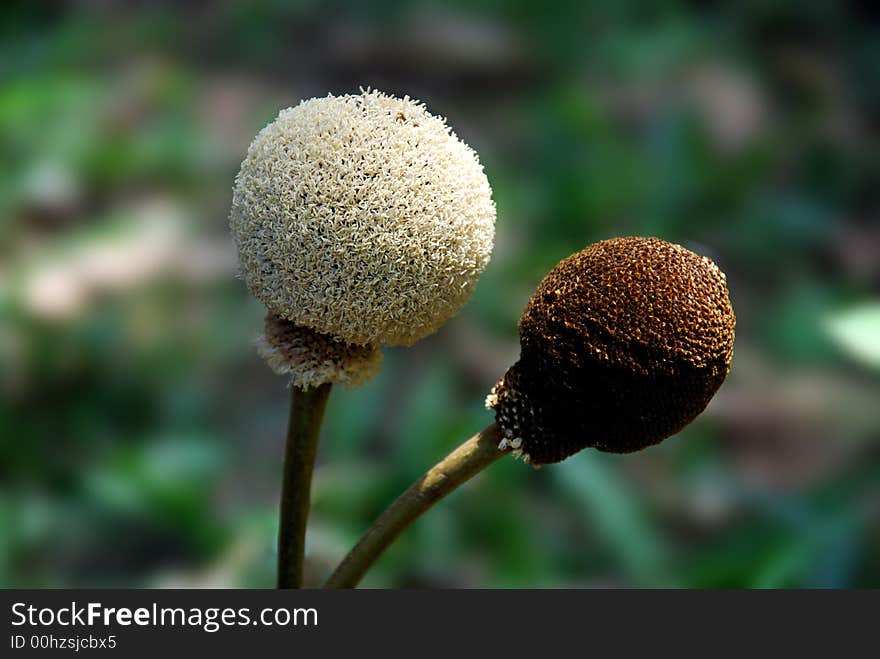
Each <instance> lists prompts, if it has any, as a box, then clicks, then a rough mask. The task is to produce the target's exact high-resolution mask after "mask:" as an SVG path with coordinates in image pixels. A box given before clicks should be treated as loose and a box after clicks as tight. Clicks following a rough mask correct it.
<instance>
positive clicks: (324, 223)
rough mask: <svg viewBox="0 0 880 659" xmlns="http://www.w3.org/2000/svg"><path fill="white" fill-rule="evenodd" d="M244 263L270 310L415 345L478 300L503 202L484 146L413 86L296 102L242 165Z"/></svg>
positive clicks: (342, 334)
mask: <svg viewBox="0 0 880 659" xmlns="http://www.w3.org/2000/svg"><path fill="white" fill-rule="evenodd" d="M230 225H231V229H232V234H233V238H234V240H235V243H236V246H237V248H238V252H239V261H240V264H241V274H242V276H243V277H244V279H245V281H246V282H247V284H248V285H249V287H250V289H251V291H252V292H253V294H254V295H255V296H256V297H257V298H258V299H259V300H260V301H262V302H263V303H264V304H265V305H266V307H267V308H268V309H269V311H270V313H272V314H274V315H276V316H278V317H280V318H284V319H286V320H289V321H291V322H293V323H295V324H296V325H299V326H302V327H306V328H309V329H311V330H314V331H316V332H320V333H322V334H326V335H330V336H333V337H335V338H337V339H338V340H340V341H343V342H345V343H349V344H353V345H381V344H384V345H409V344H412V343H413V342H415V341H417V340H418V339H420V338H422V337H424V336H426V335H428V334H431V333H432V332H434V331H435V330H437V329H438V328H439V327H440V326H441V325H442V324H443V323H444V322H446V320H448V319H449V318H450V317H451V316H452V315H453V314H454V313H455V312H456V311H457V310H458V309H459V308H460V307H461V305H462V304H464V302H465V301H466V300H467V299H468V297H469V296H470V294H471V292H472V291H473V289H474V286H475V285H476V283H477V279H478V277H479V275H480V273H481V272H482V270H483V268H484V267H485V265H486V263H487V262H488V260H489V256H490V254H491V251H492V244H493V239H494V231H495V205H494V202H493V201H492V194H491V189H490V187H489V182H488V180H487V179H486V176H485V174H484V173H483V167H482V165H481V164H480V162H479V160H478V158H477V155H476V153H475V152H474V151H473V150H472V149H471V148H470V147H468V146H467V145H466V144H465V143H464V142H462V141H461V140H459V139H458V138H457V137H456V135H455V133H453V132H452V130H451V129H450V128H449V126H447V124H446V122H445V120H444V119H442V118H439V117H436V116H434V115H432V114H430V113H429V112H428V111H427V110H426V109H425V107H424V106H423V105H422V104H421V103H418V102H415V101H413V100H411V99H409V98H408V97H406V98H403V99H399V98H394V97H391V96H387V95H385V94H382V93H379V92H376V91H367V92H363V93H361V94H355V95H347V96H338V97H336V96H327V97H325V98H314V99H310V100H307V101H303V102H302V103H301V104H300V105H298V106H297V107H294V108H288V109H286V110H283V111H282V112H281V113H280V114H279V115H278V117H277V119H275V121H273V122H272V123H271V124H269V125H268V126H266V128H264V129H263V130H262V131H261V132H260V133H259V134H258V135H257V137H256V138H255V139H254V141H253V143H252V144H251V146H250V148H249V150H248V154H247V157H246V158H245V160H244V162H243V163H242V165H241V171H240V172H239V174H238V176H237V177H236V181H235V186H234V192H233V203H232V211H231V214H230Z"/></svg>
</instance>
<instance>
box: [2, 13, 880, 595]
mask: <svg viewBox="0 0 880 659" xmlns="http://www.w3.org/2000/svg"><path fill="white" fill-rule="evenodd" d="M690 7H691V6H690V5H687V4H682V3H679V2H665V1H656V2H654V1H652V2H629V1H623V2H615V3H602V2H563V3H542V2H531V1H528V0H519V1H517V2H498V1H496V0H482V1H480V2H451V3H437V2H422V3H410V2H402V1H399V0H393V1H392V0H385V1H383V2H373V3H355V2H333V3H319V2H315V1H312V0H300V1H298V2H294V3H286V2H274V1H261V2H243V1H236V2H220V3H194V4H192V5H189V4H177V3H151V4H149V5H141V4H139V3H133V4H129V3H121V2H120V3H98V4H95V5H91V4H89V3H76V2H70V3H66V2H55V3H24V2H7V3H5V4H4V8H3V9H2V10H0V12H2V18H3V20H2V21H0V72H2V73H0V75H2V80H3V84H2V87H0V393H2V396H0V584H2V585H5V586H29V587H41V586H167V585H180V586H209V585H230V586H269V585H271V584H272V583H273V578H272V571H273V567H274V558H273V554H274V542H275V524H276V519H275V518H276V500H277V496H278V487H279V484H280V476H281V474H280V468H281V462H280V461H281V455H282V439H283V435H284V424H285V419H286V404H287V392H286V391H285V386H284V385H285V383H284V381H283V380H282V379H279V378H276V377H274V376H272V374H271V373H270V372H269V370H268V369H267V368H266V367H265V365H264V364H262V363H261V362H260V360H259V358H258V357H257V356H256V353H255V350H254V349H253V346H252V339H253V338H254V337H255V335H256V334H258V333H259V331H260V329H261V325H262V315H263V311H262V309H261V308H260V305H259V304H258V303H257V302H255V301H254V300H252V299H251V298H250V297H249V296H248V294H247V292H246V290H245V287H244V286H243V285H242V284H241V282H240V281H238V280H237V279H236V278H235V276H234V273H235V258H234V254H233V253H232V249H231V245H230V241H229V239H228V236H227V230H226V214H227V212H228V206H229V201H230V190H231V184H232V179H233V177H234V175H235V173H236V171H237V168H238V164H239V162H240V160H241V158H242V157H243V155H244V153H245V150H246V148H247V144H248V143H249V141H250V139H251V137H252V136H253V135H254V134H255V133H256V131H257V130H258V129H259V128H260V127H262V126H263V125H264V124H265V123H266V122H267V121H269V120H271V119H272V118H273V117H274V115H275V114H276V113H277V111H278V110H279V109H280V108H282V107H286V106H289V105H293V104H295V103H297V102H298V101H299V100H300V99H301V98H305V97H308V96H313V95H323V94H325V93H327V92H328V91H332V92H345V91H351V90H356V89H357V88H358V87H359V86H367V85H372V86H374V87H377V88H380V89H383V90H385V91H388V92H392V93H397V94H405V93H408V94H410V95H412V96H415V97H418V98H420V99H422V100H424V101H425V102H426V103H427V104H428V107H429V108H430V109H431V110H433V111H435V112H439V113H441V114H444V115H446V116H448V117H449V121H450V124H451V125H452V126H454V128H455V129H456V131H457V132H458V134H459V135H461V136H462V137H463V138H464V139H465V140H466V141H468V142H469V143H471V144H472V145H473V146H474V147H475V148H476V149H477V150H478V151H479V153H480V155H481V158H482V160H483V162H484V164H485V166H486V171H487V174H488V176H489V178H490V181H491V182H492V185H493V188H494V190H495V196H496V200H497V202H498V211H499V213H498V225H497V248H496V252H495V255H494V257H493V261H492V263H491V264H490V266H489V267H488V269H487V270H486V272H485V275H484V277H483V279H482V280H481V283H480V285H479V287H478V289H477V291H476V294H475V295H474V298H473V300H472V301H471V303H470V304H469V305H468V306H467V307H466V308H465V309H464V311H463V312H462V314H461V315H460V316H459V317H458V318H457V319H456V320H454V321H453V322H452V323H450V325H449V326H447V327H446V328H444V329H443V330H442V331H441V332H439V333H438V334H437V335H436V336H434V337H431V338H429V339H427V340H425V341H423V342H421V343H420V344H418V345H417V346H415V347H413V348H410V349H407V350H389V351H387V352H386V355H385V363H384V366H383V370H382V372H381V374H380V375H379V376H378V377H377V378H376V379H375V381H373V382H371V383H370V384H369V385H367V386H365V387H363V388H361V389H358V390H355V391H348V390H344V389H337V390H335V391H334V392H333V394H332V398H331V401H330V405H329V408H328V418H327V421H326V429H325V432H324V436H323V440H322V447H321V461H320V464H319V467H318V469H317V471H316V476H315V479H316V480H315V488H314V503H315V507H314V512H313V517H312V524H311V527H310V532H309V547H308V553H309V562H308V573H309V579H310V580H311V582H312V583H317V582H318V581H320V579H321V578H322V577H324V576H325V575H326V574H327V573H328V572H329V571H330V570H331V569H332V567H333V565H334V563H335V562H336V561H337V560H339V558H341V556H342V555H343V554H344V553H345V552H346V551H347V549H348V548H349V547H350V546H351V544H352V543H353V542H354V541H355V540H356V539H357V537H358V536H359V535H360V533H362V532H363V530H364V529H365V528H366V527H367V526H368V524H369V523H370V521H371V520H372V519H373V518H374V517H375V516H376V515H377V514H378V513H379V512H381V510H382V509H383V508H384V506H385V505H387V503H388V502H389V501H390V500H391V499H392V498H393V497H394V496H396V495H397V494H398V493H399V492H400V491H402V490H403V489H404V488H405V487H406V486H407V485H408V484H409V483H410V482H411V481H412V480H413V479H414V478H415V477H417V476H418V475H419V474H420V473H421V472H422V471H423V470H424V469H426V468H427V467H428V466H430V465H431V464H433V463H434V462H435V461H436V460H437V459H439V458H440V457H442V456H443V455H444V454H445V452H446V451H448V450H449V449H451V448H452V447H454V446H455V445H456V444H457V443H458V442H460V441H461V440H463V439H464V438H465V437H467V436H468V435H470V434H471V433H472V432H474V431H476V430H478V429H479V428H481V427H483V426H484V425H486V424H487V423H488V422H489V421H490V417H489V415H488V414H487V413H486V412H485V410H483V408H482V399H483V396H484V395H485V393H486V391H487V390H488V389H489V388H490V387H491V386H492V384H493V383H494V381H495V379H496V378H497V377H498V376H500V375H501V374H502V373H503V372H504V370H505V368H506V367H507V366H508V365H509V364H510V363H511V362H512V361H513V360H514V359H515V357H516V354H517V352H516V351H517V343H516V321H517V319H518V316H519V313H520V312H521V310H522V308H523V306H524V304H525V301H526V299H527V298H528V296H529V294H530V292H531V291H532V290H533V289H534V286H535V285H536V284H537V282H538V281H540V279H541V278H542V277H543V275H544V274H545V273H546V272H547V271H548V270H549V269H550V268H551V267H552V266H553V265H554V264H555V263H556V262H558V261H559V260H560V259H562V258H563V257H565V256H567V255H568V254H570V253H571V252H573V251H575V250H577V249H579V248H581V247H582V246H583V245H585V244H586V243H588V242H591V241H593V240H597V239H600V238H604V237H609V236H612V235H629V234H650V235H658V236H660V237H663V238H666V239H669V240H673V241H676V242H681V243H682V244H684V245H686V246H688V247H691V248H693V249H695V250H697V251H699V252H701V253H705V254H707V255H709V256H711V257H712V258H713V259H715V260H716V262H717V263H718V264H719V265H720V266H721V267H722V269H724V270H725V272H726V273H727V275H728V280H729V284H730V287H731V294H732V298H733V302H734V306H735V308H736V310H737V313H738V318H739V324H738V332H737V345H736V355H735V360H734V369H733V372H732V374H731V377H730V378H729V381H728V382H727V383H726V384H725V386H724V387H723V388H722V391H721V393H720V394H719V396H718V397H717V398H716V400H715V401H714V402H713V403H712V405H711V406H710V408H709V409H708V410H707V412H706V413H705V414H704V415H703V416H702V417H700V419H698V421H697V422H695V423H694V424H693V425H692V426H691V427H689V428H687V429H686V430H685V431H684V432H683V433H681V435H680V436H678V437H675V438H672V439H670V440H668V441H667V442H665V443H663V444H662V445H660V446H658V447H655V448H652V449H650V450H647V451H645V452H643V453H641V454H638V455H626V456H613V455H603V454H598V453H596V452H586V453H582V454H580V455H578V456H576V457H575V458H573V459H571V460H569V461H567V462H565V463H563V464H561V465H558V466H552V467H547V468H545V469H542V470H540V471H533V470H531V469H528V468H525V467H523V465H522V464H520V463H514V462H513V461H502V462H501V463H499V464H497V465H496V466H494V467H493V468H492V469H490V470H489V471H487V472H486V473H485V474H483V475H481V476H480V477H479V478H477V479H475V480H474V481H473V482H471V483H469V484H468V485H467V486H466V487H464V488H462V490H461V491H459V492H456V493H455V494H454V495H452V496H451V497H450V498H449V499H448V500H447V501H445V502H444V503H443V504H441V505H440V506H438V507H437V508H436V509H435V510H433V511H432V512H431V514H430V515H428V516H426V517H425V518H423V519H422V520H420V521H419V522H418V523H417V524H416V525H415V526H414V527H413V528H412V529H411V530H409V531H408V532H407V533H406V534H405V535H404V536H403V537H402V538H401V539H400V541H399V543H398V544H397V545H396V546H395V547H394V548H393V549H392V550H390V551H389V552H388V554H387V555H386V556H385V557H384V558H383V559H382V560H381V561H380V563H379V564H378V565H377V566H376V568H375V570H374V571H373V572H371V573H370V575H369V577H368V579H367V581H366V585H369V586H411V587H412V586H415V587H418V586H499V587H516V586H519V587H531V586H544V587H556V586H606V585H620V586H683V587H693V586H696V587H786V586H793V587H802V586H813V587H841V586H875V587H876V586H878V585H880V530H878V529H880V525H878V519H880V450H878V440H880V413H878V409H877V401H878V400H880V379H878V373H880V370H878V361H877V346H880V322H878V317H877V305H878V300H880V297H878V295H880V291H878V284H880V223H878V217H880V216H878V212H880V206H878V195H877V190H878V189H880V158H878V154H880V149H878V148H877V146H878V142H877V131H878V123H877V117H878V116H880V113H878V109H880V108H878V106H880V70H878V62H880V57H878V55H880V40H878V28H877V25H876V23H875V22H872V21H871V20H870V19H871V16H869V14H870V11H869V10H868V9H865V10H864V11H865V12H866V13H865V14H864V15H863V14H861V13H860V12H859V11H858V10H855V9H851V8H849V7H848V6H847V5H845V4H844V3H836V2H831V1H830V0H828V1H826V0H820V1H818V2H811V3H806V4H805V3H795V2H788V1H786V2H774V3H730V4H722V3H717V4H716V3H712V4H711V8H704V9H702V10H699V11H698V10H696V9H693V8H690Z"/></svg>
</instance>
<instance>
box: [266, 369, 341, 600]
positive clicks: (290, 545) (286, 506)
mask: <svg viewBox="0 0 880 659" xmlns="http://www.w3.org/2000/svg"><path fill="white" fill-rule="evenodd" d="M290 389H291V396H290V419H289V421H288V424H287V447H286V449H285V452H284V484H283V485H282V489H281V520H280V524H279V528H278V587H279V588H302V585H303V558H304V555H305V541H306V524H307V522H308V519H309V502H310V499H311V489H312V469H313V468H314V466H315V455H316V453H317V451H318V438H319V436H320V434H321V419H322V418H323V417H324V408H325V407H326V406H327V397H328V396H329V395H330V385H329V384H322V385H320V386H318V387H313V388H309V389H300V388H298V387H294V386H291V387H290Z"/></svg>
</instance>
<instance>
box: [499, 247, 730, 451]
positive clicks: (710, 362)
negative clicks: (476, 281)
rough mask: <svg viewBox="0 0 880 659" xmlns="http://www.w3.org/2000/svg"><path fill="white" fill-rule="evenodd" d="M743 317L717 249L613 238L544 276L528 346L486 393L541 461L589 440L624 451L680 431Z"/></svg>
mask: <svg viewBox="0 0 880 659" xmlns="http://www.w3.org/2000/svg"><path fill="white" fill-rule="evenodd" d="M735 322H736V321H735V318H734V315H733V308H732V307H731V304H730V298H729V296H728V292H727V284H726V280H725V277H724V273H722V272H721V271H720V270H719V269H718V268H717V267H716V266H715V264H714V263H712V261H711V260H710V259H708V258H706V257H702V256H699V255H697V254H694V253H693V252H691V251H689V250H687V249H685V248H684V247H681V246H680V245H674V244H672V243H668V242H666V241H663V240H660V239H657V238H613V239H611V240H604V241H601V242H598V243H595V244H593V245H590V246H588V247H587V248H586V249H584V250H582V251H580V252H578V253H577V254H573V255H572V256H570V257H568V258H567V259H565V260H563V261H562V262H560V263H559V264H558V265H557V266H556V267H555V268H554V269H553V270H552V271H551V272H550V274H548V275H547V277H546V278H545V279H544V281H542V282H541V284H540V286H539V287H538V290H537V291H535V294H534V295H533V296H532V298H531V299H530V300H529V303H528V305H527V306H526V310H525V312H524V313H523V315H522V318H521V319H520V323H519V334H520V345H521V353H520V359H519V361H518V362H517V363H516V364H514V365H513V366H512V367H510V369H509V370H508V371H507V373H506V374H505V375H504V377H502V378H501V379H500V380H499V381H498V384H496V385H495V387H494V389H493V390H492V392H491V393H490V394H489V397H488V398H487V405H488V406H489V407H493V408H494V410H495V418H496V421H497V423H498V425H499V426H500V427H501V428H502V430H504V432H505V437H506V439H505V440H504V441H502V448H505V447H508V446H509V447H511V448H513V449H514V450H515V451H516V453H517V455H519V454H520V452H521V453H522V455H523V456H524V459H527V460H528V461H530V462H531V463H532V464H536V465H537V464H543V463H548V462H558V461H560V460H563V459H565V458H567V457H568V456H570V455H572V454H574V453H577V452H578V451H580V450H581V449H583V448H586V447H589V446H592V447H595V448H597V449H599V450H601V451H611V452H615V453H627V452H630V451H638V450H640V449H643V448H645V447H647V446H651V445H653V444H656V443H658V442H660V441H662V440H663V439H665V438H666V437H669V436H670V435H672V434H675V433H676V432H678V431H679V430H681V429H682V428H683V427H684V426H686V425H687V424H688V423H690V422H691V421H692V420H693V419H694V418H695V417H696V416H697V415H698V414H699V413H700V412H702V411H703V409H705V407H706V405H707V404H708V402H709V400H710V399H711V398H712V396H713V395H714V394H715V392H716V391H717V390H718V387H720V386H721V383H722V382H723V381H724V378H725V377H727V373H728V371H729V370H730V360H731V357H732V355H733V337H734V326H735Z"/></svg>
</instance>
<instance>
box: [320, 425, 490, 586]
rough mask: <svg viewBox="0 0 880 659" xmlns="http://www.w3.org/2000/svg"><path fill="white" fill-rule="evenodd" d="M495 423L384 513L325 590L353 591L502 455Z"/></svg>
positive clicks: (437, 467)
mask: <svg viewBox="0 0 880 659" xmlns="http://www.w3.org/2000/svg"><path fill="white" fill-rule="evenodd" d="M500 440H501V430H500V429H499V428H498V426H497V425H495V424H494V423H493V424H492V425H490V426H488V427H487V428H486V429H484V430H483V431H482V432H480V433H478V434H476V435H474V436H473V437H471V438H470V439H469V440H467V441H466V442H465V443H464V444H462V445H461V446H459V447H458V448H457V449H455V450H454V451H453V452H452V453H450V454H449V455H447V456H446V457H445V458H444V459H443V460H441V461H440V462H439V463H437V464H436V465H435V466H434V467H433V468H431V469H430V470H429V471H428V472H427V473H426V474H425V475H424V476H422V478H420V479H419V480H418V481H416V482H415V483H413V484H412V485H411V486H410V488H409V489H408V490H407V491H406V492H404V493H403V494H401V495H400V496H399V497H398V498H397V500H396V501H395V502H394V503H392V504H391V505H390V506H389V507H388V508H387V509H386V510H385V512H383V513H382V514H381V515H380V516H379V519H377V520H376V522H375V523H374V524H373V526H372V527H370V529H369V530H368V531H367V532H366V533H365V534H364V536H363V537H362V538H361V539H360V541H358V543H357V545H355V547H354V549H352V550H351V551H350V552H349V553H348V555H347V556H346V557H345V558H344V559H343V561H342V563H340V564H339V567H338V568H336V571H335V572H334V573H333V574H332V575H330V578H329V579H328V580H327V583H326V584H324V587H325V588H354V587H355V586H357V585H358V582H359V581H360V580H361V578H362V577H363V576H364V574H365V573H366V572H367V570H369V569H370V566H372V565H373V563H375V562H376V560H377V559H378V558H379V557H380V556H381V555H382V553H383V552H384V551H385V550H386V549H387V548H388V547H389V546H390V545H391V543H393V542H394V540H395V539H396V538H397V536H399V535H400V534H401V533H403V531H405V530H406V528H407V527H408V526H409V525H410V524H412V523H413V521H415V520H416V519H417V518H418V517H419V516H420V515H421V514H422V513H424V512H425V511H426V510H428V509H429V508H430V507H431V506H433V505H434V504H435V503H437V502H438V501H439V500H440V499H442V498H443V497H445V496H446V495H447V494H449V493H450V492H452V491H453V490H455V489H456V488H457V487H458V486H459V485H461V484H462V483H464V482H466V481H468V480H470V478H471V477H473V476H475V475H476V474H477V473H479V472H480V471H482V470H483V469H485V468H486V467H488V466H489V465H490V464H492V463H493V462H495V461H496V460H497V459H498V458H500V457H501V456H503V455H504V451H501V450H499V449H498V442H499V441H500Z"/></svg>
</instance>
